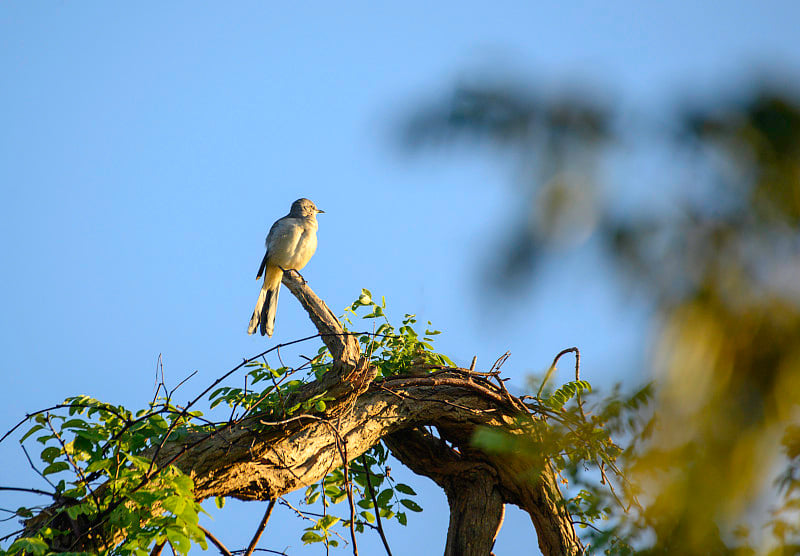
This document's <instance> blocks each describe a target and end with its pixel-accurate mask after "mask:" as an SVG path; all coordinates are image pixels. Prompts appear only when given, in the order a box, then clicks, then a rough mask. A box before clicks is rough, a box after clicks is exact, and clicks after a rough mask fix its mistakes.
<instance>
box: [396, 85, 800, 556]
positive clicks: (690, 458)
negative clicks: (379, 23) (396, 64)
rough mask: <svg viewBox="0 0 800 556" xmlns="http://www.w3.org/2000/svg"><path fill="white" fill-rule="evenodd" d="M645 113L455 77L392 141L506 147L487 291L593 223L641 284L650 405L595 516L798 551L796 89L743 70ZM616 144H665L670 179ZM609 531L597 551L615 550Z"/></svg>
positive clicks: (698, 544) (637, 542)
mask: <svg viewBox="0 0 800 556" xmlns="http://www.w3.org/2000/svg"><path fill="white" fill-rule="evenodd" d="M651 116H652V117H646V118H640V119H639V121H634V122H632V121H631V118H630V117H629V115H625V114H622V113H621V112H619V111H618V110H617V109H616V108H613V107H612V106H611V105H609V104H602V103H599V102H597V101H596V100H593V99H592V96H591V95H590V94H582V95H581V94H578V95H575V94H571V95H565V96H562V97H558V96H555V97H552V96H551V97H547V96H545V95H539V94H537V93H535V92H534V91H532V90H531V89H528V88H525V87H519V86H511V85H507V84H505V85H503V84H501V85H495V86H486V87H484V88H480V87H474V88H460V89H457V90H456V91H455V93H454V94H453V95H452V97H451V98H449V99H445V100H444V101H440V102H436V103H432V104H431V105H430V106H428V107H424V108H422V109H420V110H419V112H418V113H417V114H415V115H414V116H412V117H411V118H409V120H408V122H407V125H406V127H405V129H404V130H403V141H404V144H405V145H406V147H408V148H410V149H419V148H421V147H425V146H430V145H431V144H436V143H450V142H452V141H454V140H456V139H462V138H469V139H473V140H475V139H478V140H479V141H478V142H477V144H478V145H481V146H491V147H494V148H498V149H500V150H501V151H504V150H511V151H512V152H514V153H515V154H516V155H517V157H518V159H517V160H518V163H519V165H520V168H522V171H521V172H520V173H519V176H520V177H519V180H518V184H519V187H520V190H519V196H521V197H522V198H523V199H526V200H527V202H526V203H518V204H516V205H515V206H514V207H510V209H509V214H517V213H519V214H518V222H517V225H516V226H515V227H514V228H513V230H512V236H511V237H510V238H508V237H506V238H501V241H503V242H505V248H503V249H501V250H500V252H501V253H502V260H501V261H497V262H498V263H499V266H500V267H501V268H504V269H505V270H506V272H505V273H504V275H505V277H506V281H505V282H502V283H499V284H498V282H497V276H498V273H497V272H494V271H495V270H496V269H497V268H498V265H488V266H493V274H492V276H493V277H494V280H495V283H496V284H498V285H499V288H498V289H499V290H503V291H507V292H510V294H511V295H514V293H515V290H514V289H513V288H509V286H513V285H517V286H522V285H524V284H525V283H526V282H527V281H528V280H529V278H530V277H531V273H532V272H533V270H534V269H535V264H536V262H537V261H539V260H541V259H542V258H543V257H546V256H558V255H559V254H561V253H563V252H564V250H565V249H568V248H574V247H575V246H576V245H578V244H580V243H582V242H583V241H584V240H586V239H587V238H590V237H591V239H592V240H593V243H592V244H593V245H599V246H601V249H602V250H603V253H605V255H606V257H607V259H608V260H609V261H610V262H611V264H612V265H613V267H614V268H616V269H617V270H618V277H619V282H620V284H621V285H623V286H624V287H628V286H630V285H633V286H635V287H636V288H637V289H639V290H640V291H643V292H646V293H647V295H648V296H649V298H650V299H652V306H653V307H654V308H655V315H654V322H655V328H656V332H657V333H656V335H655V338H656V340H655V345H654V349H653V357H652V359H651V360H650V361H649V362H648V364H649V365H650V369H649V371H650V372H649V373H645V374H649V375H651V376H653V377H655V380H656V382H655V384H656V389H655V393H654V398H653V402H652V404H651V405H650V407H649V409H648V411H649V412H650V415H651V416H652V420H651V419H642V420H640V424H641V425H642V426H641V427H640V428H639V429H637V430H635V431H627V432H625V433H623V436H624V441H625V443H627V444H628V445H629V449H628V450H627V451H626V457H625V460H626V465H625V468H624V473H625V475H626V478H627V479H628V480H629V481H630V485H631V486H630V488H629V489H628V491H627V492H625V494H624V496H626V497H627V500H628V501H632V500H633V497H634V496H635V497H637V498H638V500H639V501H641V503H642V506H641V509H637V507H636V505H632V506H631V508H630V511H629V512H628V513H627V514H624V515H616V516H609V521H608V523H609V530H612V529H613V533H614V534H618V535H620V536H622V537H623V538H625V539H626V540H627V541H628V542H630V544H631V546H635V547H636V548H637V550H638V551H639V552H641V553H647V554H728V553H736V554H750V553H759V554H761V553H773V554H795V553H797V552H796V548H797V545H798V544H800V426H799V423H800V404H799V403H798V402H800V228H798V226H799V225H800V95H798V94H797V92H793V91H791V90H789V89H787V88H785V87H783V88H781V87H769V86H766V85H758V84H756V85H755V86H754V87H753V88H752V89H751V90H750V91H749V92H748V93H742V94H741V95H740V96H739V98H731V96H730V95H719V96H718V98H717V99H716V100H714V101H713V102H707V103H705V104H704V105H701V104H698V105H696V106H692V107H689V108H686V107H683V108H681V109H678V110H674V111H672V112H671V113H669V114H666V115H665V114H653V115H651ZM663 122H669V124H668V125H667V124H663ZM631 144H635V145H636V146H637V147H640V148H644V149H647V150H648V152H650V153H659V154H660V155H662V158H661V160H662V163H661V164H662V166H663V167H662V170H661V171H662V172H663V174H662V175H661V179H660V182H659V183H664V184H668V185H667V186H662V185H657V184H647V185H645V184H643V183H642V180H640V179H637V176H632V175H630V174H631V170H630V168H626V167H625V164H626V160H625V159H626V157H625V156H622V157H620V156H618V155H619V154H623V155H625V154H627V152H628V151H627V148H628V147H622V148H621V146H622V145H628V146H629V145H631ZM665 160H666V161H668V162H664V161H665ZM609 169H610V170H609ZM615 176H616V177H615ZM620 176H624V177H623V178H620ZM687 176H688V177H687ZM615 180H617V181H628V182H631V183H635V184H636V185H631V183H615ZM641 187H651V188H653V189H651V190H649V191H648V193H652V199H653V201H652V202H651V201H650V198H649V195H648V194H644V195H642V194H641V193H640V192H639V191H636V190H635V188H641ZM662 187H667V189H666V190H662V189H661V188H662ZM655 188H659V189H658V190H656V189H655ZM629 198H640V199H644V201H643V202H641V203H639V204H638V205H637V204H636V203H635V202H634V203H631V202H629ZM519 205H523V207H522V211H521V213H520V210H519V208H518V206H519ZM498 228H501V227H500V226H498ZM507 228H508V226H502V229H504V230H506V229H507ZM483 262H484V263H487V262H488V263H491V262H493V261H483ZM589 276H590V275H589V274H587V279H590V278H589ZM645 423H646V425H644V424H645ZM607 538H610V537H607ZM607 538H606V539H605V540H604V539H602V538H599V537H598V536H595V538H594V539H592V540H593V541H594V547H595V549H598V550H599V548H600V546H601V545H604V546H605V548H606V549H608V550H609V551H610V552H612V553H614V552H623V551H624V550H623V549H622V548H621V547H620V546H612V545H610V544H608V543H607V542H606V540H607Z"/></svg>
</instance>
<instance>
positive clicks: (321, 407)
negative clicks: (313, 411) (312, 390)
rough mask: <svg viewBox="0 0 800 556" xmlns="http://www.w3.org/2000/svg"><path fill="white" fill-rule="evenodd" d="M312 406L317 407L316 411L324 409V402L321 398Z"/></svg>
mask: <svg viewBox="0 0 800 556" xmlns="http://www.w3.org/2000/svg"><path fill="white" fill-rule="evenodd" d="M314 406H315V407H316V408H317V411H325V402H324V401H322V400H318V401H317V403H315V404H314Z"/></svg>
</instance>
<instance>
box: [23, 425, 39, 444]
mask: <svg viewBox="0 0 800 556" xmlns="http://www.w3.org/2000/svg"><path fill="white" fill-rule="evenodd" d="M43 428H44V425H33V426H32V427H31V428H30V430H29V431H28V432H26V433H25V434H24V435H23V436H22V438H20V439H19V443H20V444H22V443H23V442H25V439H26V438H28V437H29V436H30V435H32V434H33V433H35V432H37V431H40V430H42V429H43Z"/></svg>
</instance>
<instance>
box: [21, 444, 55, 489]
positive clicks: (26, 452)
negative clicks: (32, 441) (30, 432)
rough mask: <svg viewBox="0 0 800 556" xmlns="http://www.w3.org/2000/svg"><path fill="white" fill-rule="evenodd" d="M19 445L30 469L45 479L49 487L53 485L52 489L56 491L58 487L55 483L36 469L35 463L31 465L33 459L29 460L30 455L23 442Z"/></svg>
mask: <svg viewBox="0 0 800 556" xmlns="http://www.w3.org/2000/svg"><path fill="white" fill-rule="evenodd" d="M19 447H20V448H22V451H23V452H25V457H26V458H28V463H30V464H31V469H33V470H34V471H36V473H38V474H39V475H40V476H41V477H42V479H44V480H45V481H47V484H48V485H50V486H51V487H53V490H55V491H56V492H58V489H57V488H56V485H54V484H53V482H52V481H51V480H50V479H48V478H47V476H46V475H44V474H43V473H42V472H41V471H39V470H38V469H36V466H35V465H33V461H32V460H31V456H30V455H28V450H26V449H25V445H24V444H20V445H19Z"/></svg>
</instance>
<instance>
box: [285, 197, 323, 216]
mask: <svg viewBox="0 0 800 556" xmlns="http://www.w3.org/2000/svg"><path fill="white" fill-rule="evenodd" d="M319 212H325V211H324V210H320V209H318V208H317V205H315V204H314V202H313V201H311V200H310V199H305V198H303V199H297V200H296V201H295V202H294V203H292V210H291V211H289V216H294V217H303V218H305V217H308V216H315V215H316V214H317V213H319Z"/></svg>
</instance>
